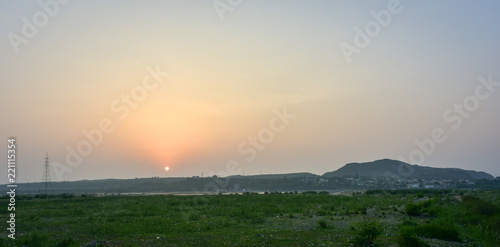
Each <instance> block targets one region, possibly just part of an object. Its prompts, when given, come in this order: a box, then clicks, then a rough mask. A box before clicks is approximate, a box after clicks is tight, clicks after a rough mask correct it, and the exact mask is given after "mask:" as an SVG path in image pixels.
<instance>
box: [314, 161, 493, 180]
mask: <svg viewBox="0 0 500 247" xmlns="http://www.w3.org/2000/svg"><path fill="white" fill-rule="evenodd" d="M323 176H324V177H354V176H360V177H401V178H405V179H422V178H425V179H444V180H459V179H472V180H476V179H488V180H493V179H495V178H494V177H493V176H492V175H490V174H488V173H485V172H477V171H471V170H463V169H458V168H435V167H427V166H419V165H410V164H408V163H405V162H401V161H398V160H390V159H382V160H376V161H373V162H365V163H349V164H346V165H345V166H343V167H341V168H340V169H338V170H336V171H333V172H327V173H325V174H323Z"/></svg>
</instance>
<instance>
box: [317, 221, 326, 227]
mask: <svg viewBox="0 0 500 247" xmlns="http://www.w3.org/2000/svg"><path fill="white" fill-rule="evenodd" d="M318 224H319V227H320V228H328V225H327V224H326V221H324V220H320V221H318Z"/></svg>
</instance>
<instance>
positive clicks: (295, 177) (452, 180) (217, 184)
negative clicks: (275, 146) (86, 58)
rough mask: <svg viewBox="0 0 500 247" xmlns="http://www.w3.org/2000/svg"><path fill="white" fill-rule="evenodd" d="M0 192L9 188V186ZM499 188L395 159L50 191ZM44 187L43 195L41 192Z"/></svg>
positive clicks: (30, 189)
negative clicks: (317, 170) (319, 170)
mask: <svg viewBox="0 0 500 247" xmlns="http://www.w3.org/2000/svg"><path fill="white" fill-rule="evenodd" d="M0 188H2V189H3V188H6V187H5V186H3V187H0ZM450 188H460V189H464V188H471V189H473V188H482V189H494V188H497V189H500V179H498V178H495V177H493V176H492V175H490V174H487V173H485V172H478V171H470V170H462V169H457V168H432V167H422V166H418V165H410V164H407V163H404V162H401V161H396V160H389V159H383V160H377V161H373V162H367V163H349V164H346V165H345V166H343V167H341V168H340V169H338V170H336V171H332V172H327V173H325V174H323V175H316V174H312V173H290V174H268V175H266V174H263V175H252V176H242V175H236V176H227V177H218V176H215V177H199V176H194V177H163V178H161V177H152V178H134V179H104V180H83V181H72V182H52V183H50V189H51V191H50V193H55V194H61V193H76V194H80V193H83V194H87V193H94V194H96V193H98V194H103V193H107V194H118V193H182V194H199V193H209V194H210V193H243V192H266V191H268V192H271V191H282V192H289V191H292V192H293V191H301V192H302V191H309V190H314V191H321V190H326V191H332V192H333V191H336V192H340V191H343V190H348V191H363V190H368V189H450ZM40 189H42V191H41V192H40ZM43 189H44V187H43V184H42V183H23V184H19V185H18V192H17V193H19V194H40V193H42V194H43V193H45V192H44V190H43Z"/></svg>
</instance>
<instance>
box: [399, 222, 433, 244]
mask: <svg viewBox="0 0 500 247" xmlns="http://www.w3.org/2000/svg"><path fill="white" fill-rule="evenodd" d="M396 241H397V243H398V245H399V246H401V247H427V246H429V245H428V244H426V243H424V242H423V241H422V240H420V239H419V238H418V237H417V235H416V234H415V232H414V229H413V227H409V226H403V227H401V228H400V230H399V236H398V238H397V239H396Z"/></svg>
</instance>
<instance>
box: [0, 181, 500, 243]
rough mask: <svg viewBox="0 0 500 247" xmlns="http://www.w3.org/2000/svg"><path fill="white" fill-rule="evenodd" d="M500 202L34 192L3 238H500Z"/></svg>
mask: <svg viewBox="0 0 500 247" xmlns="http://www.w3.org/2000/svg"><path fill="white" fill-rule="evenodd" d="M7 204H8V202H7V199H6V198H3V199H0V205H5V206H2V207H1V208H0V215H1V221H2V222H6V221H7V220H8V219H7V213H8V212H7ZM499 205H500V192H499V191H462V192H460V191H438V190H430V191H415V190H413V191H412V190H409V191H407V190H401V191H369V192H368V193H355V194H354V195H352V196H333V195H327V194H276V193H271V194H264V195H256V194H246V195H207V196H108V197H93V196H92V197H90V196H85V197H81V196H78V197H74V196H71V195H63V196H58V197H50V198H34V197H26V196H24V197H18V198H17V201H16V237H17V239H16V240H15V241H11V240H8V239H7V237H6V236H7V231H6V230H4V234H3V236H0V237H1V239H0V246H23V245H25V246H498V244H497V243H499V242H500V237H499V236H500V210H499ZM5 226H7V223H5ZM4 228H6V227H4Z"/></svg>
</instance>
